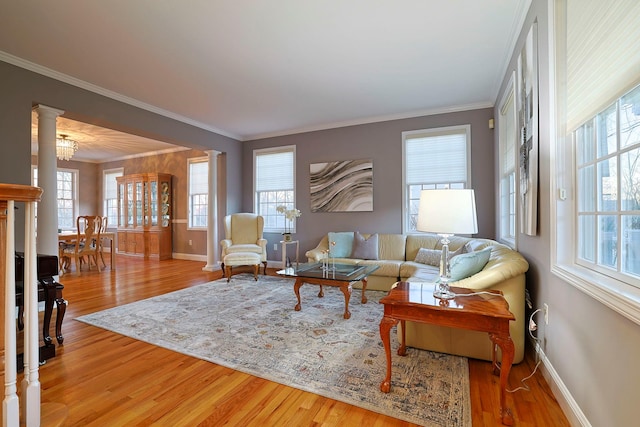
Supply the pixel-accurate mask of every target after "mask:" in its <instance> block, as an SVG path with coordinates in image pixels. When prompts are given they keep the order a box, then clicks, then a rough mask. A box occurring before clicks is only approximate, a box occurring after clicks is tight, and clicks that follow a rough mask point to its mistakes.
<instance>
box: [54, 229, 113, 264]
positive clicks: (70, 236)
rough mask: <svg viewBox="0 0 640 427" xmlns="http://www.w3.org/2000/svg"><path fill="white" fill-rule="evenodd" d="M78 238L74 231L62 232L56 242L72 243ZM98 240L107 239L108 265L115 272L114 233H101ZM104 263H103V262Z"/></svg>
mask: <svg viewBox="0 0 640 427" xmlns="http://www.w3.org/2000/svg"><path fill="white" fill-rule="evenodd" d="M77 238H78V233H76V232H74V231H62V232H60V233H58V241H59V242H67V243H70V242H73V241H74V240H75V239H77ZM100 239H108V240H109V249H110V263H111V270H112V271H115V270H116V241H115V239H116V232H115V231H103V232H101V233H100ZM103 263H104V261H103ZM105 267H106V266H105Z"/></svg>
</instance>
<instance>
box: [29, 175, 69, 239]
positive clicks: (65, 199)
mask: <svg viewBox="0 0 640 427" xmlns="http://www.w3.org/2000/svg"><path fill="white" fill-rule="evenodd" d="M33 185H35V186H37V185H38V168H33ZM56 185H57V186H56V189H57V193H56V195H57V199H58V228H60V229H63V230H71V229H75V227H76V217H77V216H78V171H77V170H75V169H58V170H57V173H56Z"/></svg>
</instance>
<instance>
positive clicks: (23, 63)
mask: <svg viewBox="0 0 640 427" xmlns="http://www.w3.org/2000/svg"><path fill="white" fill-rule="evenodd" d="M0 61H4V62H7V63H9V64H11V65H15V66H16V67H20V68H24V69H26V70H29V71H33V72H34V73H38V74H41V75H43V76H46V77H50V78H52V79H54V80H58V81H61V82H64V83H67V84H70V85H72V86H76V87H79V88H81V89H85V90H88V91H90V92H93V93H97V94H98V95H102V96H106V97H107V98H111V99H114V100H116V101H120V102H122V103H125V104H129V105H131V106H134V107H137V108H141V109H143V110H147V111H150V112H152V113H155V114H159V115H161V116H164V117H167V118H169V119H173V120H177V121H179V122H182V123H186V124H188V125H191V126H195V127H197V128H200V129H204V130H206V131H209V132H213V133H217V134H219V135H222V136H226V137H228V138H233V139H235V140H238V141H241V140H242V138H241V137H240V136H238V135H234V134H232V133H229V132H225V131H223V130H220V129H217V128H214V127H211V126H208V125H206V124H204V123H202V122H199V121H197V120H192V119H190V118H188V117H184V116H181V115H180V114H176V113H172V112H171V111H167V110H164V109H162V108H158V107H155V106H153V105H151V104H147V103H146V102H142V101H139V100H137V99H134V98H130V97H128V96H125V95H122V94H119V93H117V92H113V91H111V90H108V89H105V88H103V87H100V86H97V85H94V84H92V83H88V82H85V81H84V80H80V79H77V78H75V77H71V76H69V75H66V74H63V73H60V72H58V71H55V70H52V69H50V68H47V67H43V66H42V65H38V64H35V63H33V62H30V61H27V60H26V59H22V58H19V57H17V56H15V55H11V54H10V53H7V52H4V51H1V50H0Z"/></svg>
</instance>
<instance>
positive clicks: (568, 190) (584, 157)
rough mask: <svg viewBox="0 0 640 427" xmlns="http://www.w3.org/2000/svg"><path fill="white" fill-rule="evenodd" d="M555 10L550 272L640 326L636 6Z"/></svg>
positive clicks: (617, 3)
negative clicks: (551, 257) (552, 241)
mask: <svg viewBox="0 0 640 427" xmlns="http://www.w3.org/2000/svg"><path fill="white" fill-rule="evenodd" d="M554 13H555V15H554V19H555V22H554V24H555V31H554V36H555V37H556V39H555V43H554V44H553V46H554V50H555V51H554V52H553V53H554V54H555V57H554V58H552V59H553V60H554V66H555V67H554V70H555V73H556V75H555V79H556V85H555V87H554V88H553V90H554V94H555V98H556V103H555V105H553V107H554V115H553V116H552V117H551V118H550V119H551V122H552V124H555V129H554V130H555V132H556V133H555V135H552V138H551V139H552V140H553V141H555V143H556V146H555V150H556V151H555V156H551V162H552V163H551V166H552V168H553V171H554V175H553V178H554V183H555V185H556V188H555V189H554V195H555V196H556V197H554V199H553V201H552V202H553V203H552V207H553V209H554V210H555V216H554V217H552V218H553V219H554V220H555V224H553V225H554V227H553V230H554V233H555V236H554V237H555V241H554V244H552V245H551V246H552V256H553V260H554V265H553V272H554V273H556V274H557V275H559V276H560V277H562V278H563V279H564V280H566V281H567V282H568V283H570V284H572V285H574V286H576V287H577V288H578V289H581V290H583V291H584V292H585V293H587V294H589V295H593V296H594V297H595V298H597V299H598V300H599V301H601V302H603V303H604V304H606V305H607V306H609V307H611V308H612V309H614V310H616V311H617V312H619V313H620V314H623V315H625V316H627V317H629V318H630V319H632V320H634V321H636V322H640V262H639V261H638V260H639V259H640V190H638V189H639V188H640V87H639V86H638V85H639V84H640V76H638V73H637V70H638V69H640V55H638V52H639V51H640V26H639V25H637V23H638V22H640V3H639V2H638V1H637V0H610V1H607V2H602V1H600V0H559V1H558V7H557V8H556V9H555V10H554Z"/></svg>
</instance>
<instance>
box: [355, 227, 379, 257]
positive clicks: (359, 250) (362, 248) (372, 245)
mask: <svg viewBox="0 0 640 427" xmlns="http://www.w3.org/2000/svg"><path fill="white" fill-rule="evenodd" d="M351 258H357V259H378V235H377V234H372V235H371V236H369V238H368V239H365V238H364V236H363V235H362V234H360V232H359V231H356V232H355V233H353V248H352V249H351Z"/></svg>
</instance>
